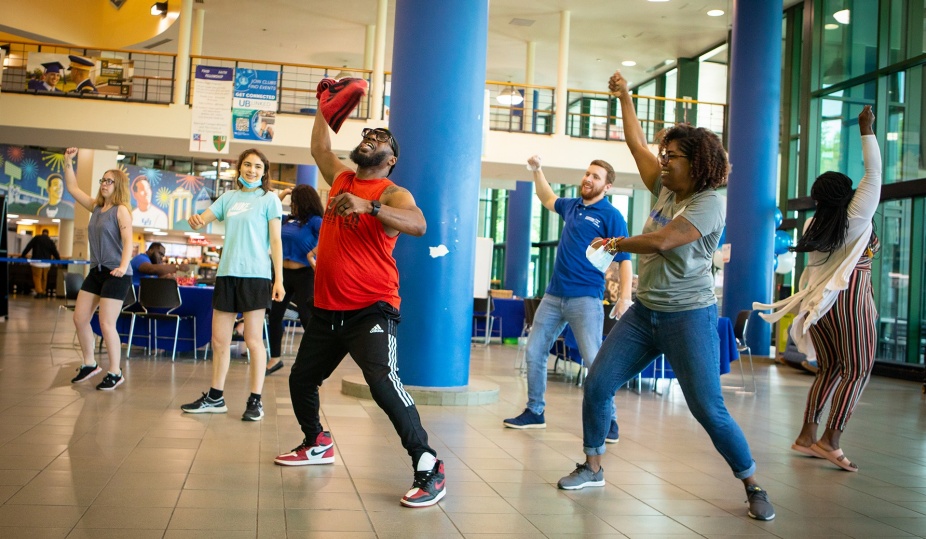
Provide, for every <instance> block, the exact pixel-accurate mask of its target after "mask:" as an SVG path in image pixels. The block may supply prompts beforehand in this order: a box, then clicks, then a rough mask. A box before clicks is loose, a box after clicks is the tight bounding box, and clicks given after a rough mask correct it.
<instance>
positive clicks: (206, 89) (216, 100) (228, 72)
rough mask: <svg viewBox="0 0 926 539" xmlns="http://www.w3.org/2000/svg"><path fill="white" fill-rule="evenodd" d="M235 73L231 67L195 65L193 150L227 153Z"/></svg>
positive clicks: (191, 143) (191, 138) (191, 137)
mask: <svg viewBox="0 0 926 539" xmlns="http://www.w3.org/2000/svg"><path fill="white" fill-rule="evenodd" d="M234 75H235V70H234V69H233V68H231V67H215V66H205V65H198V66H196V73H195V76H194V79H193V109H192V115H191V116H192V120H191V127H190V151H191V152H205V153H218V154H227V153H228V137H229V130H230V129H229V125H231V121H232V115H231V103H232V95H233V91H234V81H233V79H234Z"/></svg>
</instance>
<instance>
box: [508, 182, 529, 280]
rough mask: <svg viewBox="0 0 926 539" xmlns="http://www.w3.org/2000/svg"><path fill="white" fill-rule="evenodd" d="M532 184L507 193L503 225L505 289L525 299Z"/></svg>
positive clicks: (520, 184)
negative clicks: (505, 220)
mask: <svg viewBox="0 0 926 539" xmlns="http://www.w3.org/2000/svg"><path fill="white" fill-rule="evenodd" d="M533 194H534V184H533V183H532V182H518V185H517V189H515V190H514V191H509V192H508V222H507V223H505V231H506V232H507V237H506V238H505V288H507V289H509V290H512V291H514V295H516V296H521V297H522V298H523V297H526V296H527V270H528V268H529V267H530V259H531V203H532V202H533V200H534V196H533Z"/></svg>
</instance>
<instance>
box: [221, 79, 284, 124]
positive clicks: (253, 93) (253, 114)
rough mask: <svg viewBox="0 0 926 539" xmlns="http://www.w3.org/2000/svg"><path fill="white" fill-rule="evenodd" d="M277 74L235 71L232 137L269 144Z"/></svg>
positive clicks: (275, 100) (274, 115)
mask: <svg viewBox="0 0 926 539" xmlns="http://www.w3.org/2000/svg"><path fill="white" fill-rule="evenodd" d="M278 77H279V73H278V72H277V71H271V70H261V69H237V70H236V71H235V97H234V103H233V105H232V138H233V139H234V140H250V141H257V142H273V132H274V129H275V123H276V110H277V88H278V82H277V81H278Z"/></svg>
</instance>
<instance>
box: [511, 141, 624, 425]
mask: <svg viewBox="0 0 926 539" xmlns="http://www.w3.org/2000/svg"><path fill="white" fill-rule="evenodd" d="M528 167H529V168H530V169H531V171H532V172H533V175H534V186H535V187H536V189H537V198H539V199H540V202H541V204H543V207H544V208H546V209H548V210H550V211H555V212H556V213H558V214H559V215H560V217H562V218H563V221H565V225H564V226H563V233H562V236H561V237H560V241H559V246H558V247H557V248H556V262H555V263H554V265H553V277H552V279H551V280H550V285H549V286H548V287H547V292H546V294H545V295H544V296H543V300H542V301H541V302H540V305H539V306H538V307H537V312H536V313H535V314H534V323H533V325H532V326H531V331H530V335H529V336H528V337H527V352H526V354H525V357H526V360H527V408H525V410H524V411H523V412H522V413H521V415H519V416H517V417H512V418H509V419H506V420H505V421H504V424H505V426H506V427H508V428H511V429H543V428H546V426H547V424H546V419H545V418H544V406H545V404H546V403H545V402H544V394H545V393H546V391H547V359H548V357H549V355H550V354H549V350H550V347H551V346H553V342H554V341H555V340H556V338H557V337H558V336H559V334H560V333H562V331H563V328H565V327H566V324H567V323H568V324H569V327H570V328H572V332H573V334H574V335H575V337H576V342H577V343H578V345H579V353H580V354H582V359H583V361H584V366H590V365H591V363H592V361H594V359H595V356H596V355H597V354H598V349H599V348H600V347H601V340H602V333H603V330H604V307H603V303H602V298H603V297H604V285H605V279H604V273H603V272H602V271H601V270H600V269H598V268H596V267H595V266H594V265H592V263H591V262H590V261H589V260H588V258H587V256H586V251H587V248H588V245H589V243H591V241H592V240H593V239H595V238H609V237H617V236H626V235H627V222H626V221H625V220H624V216H623V215H621V212H620V211H618V210H617V208H615V207H614V206H613V205H611V202H610V201H609V200H608V199H607V198H606V194H607V191H608V189H610V188H611V186H612V185H613V184H614V178H615V173H614V168H612V167H611V165H610V164H608V163H607V162H606V161H601V160H597V159H596V160H595V161H592V162H591V164H589V165H588V169H586V171H585V176H584V177H583V178H582V184H581V185H582V189H581V196H580V197H578V198H560V197H558V196H556V194H555V193H554V192H553V189H551V188H550V184H549V183H548V182H547V179H546V177H545V176H544V174H543V171H542V170H541V169H540V157H539V156H536V155H535V156H533V157H531V158H530V159H528ZM614 262H618V263H620V272H621V293H620V298H621V299H620V300H618V304H617V309H616V311H617V312H616V313H614V314H615V315H616V316H618V317H619V316H620V315H621V314H623V312H624V311H626V310H627V308H628V307H630V283H631V281H632V280H633V270H632V268H631V265H630V256H629V255H627V254H626V253H620V254H618V255H617V256H616V257H615V258H614ZM611 415H612V420H611V430H610V432H609V433H608V442H611V443H615V442H617V441H618V427H617V415H616V412H615V411H614V404H613V402H612V404H611Z"/></svg>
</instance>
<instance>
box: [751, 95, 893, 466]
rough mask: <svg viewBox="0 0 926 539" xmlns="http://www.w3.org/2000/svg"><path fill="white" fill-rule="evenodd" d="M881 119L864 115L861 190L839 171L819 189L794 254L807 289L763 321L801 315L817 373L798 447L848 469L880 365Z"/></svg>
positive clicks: (803, 344)
mask: <svg viewBox="0 0 926 539" xmlns="http://www.w3.org/2000/svg"><path fill="white" fill-rule="evenodd" d="M874 120H875V116H874V113H872V111H871V107H870V106H865V108H864V109H863V110H862V112H861V113H860V114H859V116H858V122H859V131H860V132H861V136H862V153H863V159H864V162H865V176H864V177H863V178H862V180H861V182H860V183H859V186H858V188H857V189H856V190H853V189H852V180H851V179H849V178H848V177H847V176H845V175H844V174H840V173H838V172H825V173H823V174H821V175H820V176H819V177H818V178H817V179H816V181H815V182H814V184H813V187H812V188H811V197H812V198H813V199H814V201H815V202H816V203H817V208H816V212H815V214H814V217H813V219H812V221H811V222H810V224H809V226H808V227H807V229H806V230H805V232H804V234H803V235H802V236H801V239H800V240H799V241H798V243H797V245H796V246H795V247H794V250H795V251H797V252H806V253H808V265H807V268H806V269H805V270H804V272H805V275H802V276H801V285H802V286H801V290H800V291H799V292H798V293H796V294H794V295H793V296H791V297H789V298H787V299H784V300H782V301H779V302H777V303H774V304H771V305H763V304H760V303H755V304H753V308H755V309H775V311H774V312H772V313H771V314H763V315H760V316H762V317H763V318H765V319H766V320H768V321H769V322H774V321H776V320H778V319H780V318H781V317H782V316H783V315H785V314H787V313H797V317H796V318H795V320H794V323H793V324H792V326H791V336H792V337H793V338H794V341H795V342H796V343H797V345H798V347H799V348H801V350H802V351H803V350H808V349H809V348H808V347H809V346H810V345H811V342H812V346H813V348H814V350H815V351H816V354H817V361H818V365H819V369H820V370H819V371H818V372H817V374H816V378H815V380H814V383H813V385H812V386H811V388H810V393H809V394H808V396H807V408H806V410H805V412H804V425H803V428H802V429H801V433H800V434H799V435H798V437H797V439H796V440H795V442H794V444H793V445H792V446H791V449H793V450H795V451H798V452H800V453H803V454H805V455H809V456H813V457H819V458H825V459H827V460H829V461H830V462H832V463H833V464H835V465H837V466H839V467H840V468H842V469H843V470H846V471H850V472H856V471H858V466H856V465H855V464H854V463H852V462H851V461H850V460H849V459H848V458H846V456H845V455H844V454H843V452H842V449H841V448H840V446H839V438H840V436H841V435H842V432H843V430H844V429H845V427H846V423H847V422H848V421H849V418H850V417H851V416H852V412H853V410H854V409H855V406H856V404H858V400H859V398H860V397H861V395H862V391H863V390H864V388H865V385H866V384H867V383H868V379H869V376H870V375H871V368H872V365H873V364H874V353H875V344H876V341H877V338H876V328H875V323H876V321H877V318H878V313H877V310H876V308H875V303H874V297H873V294H872V289H871V258H872V256H874V253H875V252H877V250H878V247H879V243H878V238H877V236H876V235H875V234H874V230H873V227H872V222H871V219H872V217H873V216H874V214H875V210H877V208H878V202H879V200H880V196H881V154H880V150H879V148H878V141H877V139H876V137H875V134H874V131H873V130H872V125H873V124H874ZM831 395H832V402H831V404H830V415H829V419H828V420H827V423H826V430H825V431H824V432H823V436H821V437H820V438H819V439H818V438H817V427H818V425H819V423H820V416H821V415H822V413H823V407H824V405H825V404H826V401H827V399H828V398H829V397H830V396H831Z"/></svg>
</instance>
